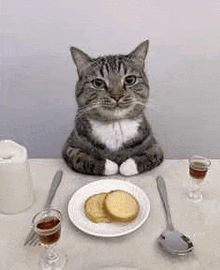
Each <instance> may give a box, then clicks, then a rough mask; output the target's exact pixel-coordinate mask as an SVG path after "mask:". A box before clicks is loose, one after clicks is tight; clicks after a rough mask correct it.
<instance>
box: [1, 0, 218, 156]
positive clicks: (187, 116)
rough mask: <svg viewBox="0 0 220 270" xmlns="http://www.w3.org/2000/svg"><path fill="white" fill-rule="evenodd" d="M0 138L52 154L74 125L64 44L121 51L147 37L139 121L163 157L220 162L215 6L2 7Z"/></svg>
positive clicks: (117, 2)
mask: <svg viewBox="0 0 220 270" xmlns="http://www.w3.org/2000/svg"><path fill="white" fill-rule="evenodd" d="M1 14H2V15H1V21H2V22H1V28H2V29H1V35H0V44H1V49H0V50H1V51H0V53H1V71H0V72H1V91H0V139H13V140H15V141H17V142H18V143H20V144H22V145H25V146H26V147H27V148H28V151H29V156H30V157H39V158H45V157H60V151H61V147H62V144H63V143H64V141H65V140H66V138H67V136H68V135H69V133H70V131H71V129H72V128H73V125H74V116H75V110H76V103H75V101H74V85H75V83H76V80H77V74H76V69H75V66H74V64H73V62H72V59H71V57H70V54H69V46H70V45H73V46H77V47H79V48H81V49H83V50H85V51H86V52H88V53H90V55H91V56H98V55H99V54H108V53H111V54H114V53H129V52H130V51H131V50H133V49H134V47H135V46H137V45H138V44H139V43H140V42H142V41H144V40H146V39H150V50H149V54H148V61H147V62H146V72H147V74H148V76H149V80H150V85H151V95H150V101H149V105H148V108H147V109H146V114H147V116H148V119H149V121H150V122H151V124H152V127H153V129H154V133H155V134H156V137H157V138H158V141H159V142H160V143H161V145H162V147H163V148H164V151H165V156H166V157H167V158H187V157H189V156H190V155H192V154H201V155H206V156H208V157H211V158H220V139H219V137H220V117H219V115H220V106H219V101H220V72H219V71H220V2H219V0H209V1H205V0H204V1H203V0H202V1H201V0H186V1H180V0H165V1H164V0H156V1H155V0H148V1H146V0H111V1H103V0H93V1H89V0H80V1H76V0H75V1H74V0H62V1H61V0H59V1H58V0H47V1H43V0H38V1H33V0H20V1H17V0H7V1H3V2H2V5H1Z"/></svg>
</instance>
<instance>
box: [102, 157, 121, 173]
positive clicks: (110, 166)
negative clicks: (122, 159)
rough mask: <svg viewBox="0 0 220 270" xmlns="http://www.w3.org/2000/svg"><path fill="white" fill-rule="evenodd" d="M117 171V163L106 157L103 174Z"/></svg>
mask: <svg viewBox="0 0 220 270" xmlns="http://www.w3.org/2000/svg"><path fill="white" fill-rule="evenodd" d="M117 173H118V164H116V163H115V162H113V161H111V160H109V159H106V162H105V171H104V175H113V174H117Z"/></svg>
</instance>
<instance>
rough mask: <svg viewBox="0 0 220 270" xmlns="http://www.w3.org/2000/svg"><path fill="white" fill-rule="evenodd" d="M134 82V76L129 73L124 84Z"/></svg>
mask: <svg viewBox="0 0 220 270" xmlns="http://www.w3.org/2000/svg"><path fill="white" fill-rule="evenodd" d="M135 82H136V76H134V75H129V76H127V77H125V84H126V85H132V84H135Z"/></svg>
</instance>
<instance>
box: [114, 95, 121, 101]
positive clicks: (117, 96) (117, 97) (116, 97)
mask: <svg viewBox="0 0 220 270" xmlns="http://www.w3.org/2000/svg"><path fill="white" fill-rule="evenodd" d="M121 97H122V96H121V95H111V98H113V99H114V100H115V101H116V102H118V101H119V99H120V98H121Z"/></svg>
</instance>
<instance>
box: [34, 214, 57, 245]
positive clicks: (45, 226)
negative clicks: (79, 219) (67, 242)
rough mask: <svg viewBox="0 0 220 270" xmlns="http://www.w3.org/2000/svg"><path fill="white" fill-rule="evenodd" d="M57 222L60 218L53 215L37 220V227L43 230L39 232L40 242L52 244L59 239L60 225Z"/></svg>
mask: <svg viewBox="0 0 220 270" xmlns="http://www.w3.org/2000/svg"><path fill="white" fill-rule="evenodd" d="M59 223H60V220H59V219H57V218H53V217H47V218H45V219H42V220H41V221H39V223H38V224H37V228H38V229H40V230H44V232H42V233H40V234H39V239H40V241H41V243H42V244H45V245H48V244H54V243H55V242H57V241H58V240H59V238H60V229H61V226H60V224H59ZM58 224H59V225H58ZM55 227H56V228H55ZM53 228H54V230H53ZM47 230H48V231H47Z"/></svg>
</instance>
